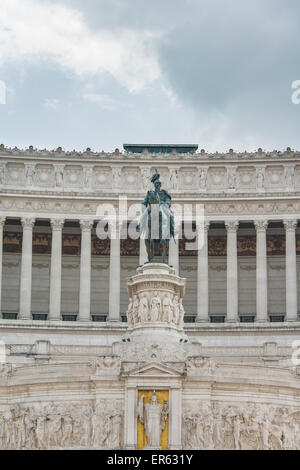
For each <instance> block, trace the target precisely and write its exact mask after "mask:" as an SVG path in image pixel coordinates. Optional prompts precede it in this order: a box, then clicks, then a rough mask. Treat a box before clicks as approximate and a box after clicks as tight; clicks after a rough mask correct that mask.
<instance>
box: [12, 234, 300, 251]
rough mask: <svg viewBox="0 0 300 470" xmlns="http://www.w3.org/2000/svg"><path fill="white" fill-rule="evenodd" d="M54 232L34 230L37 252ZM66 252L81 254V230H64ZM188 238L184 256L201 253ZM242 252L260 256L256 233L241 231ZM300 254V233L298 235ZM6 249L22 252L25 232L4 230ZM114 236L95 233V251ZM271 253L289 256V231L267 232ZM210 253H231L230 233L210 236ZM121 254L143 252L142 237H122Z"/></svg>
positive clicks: (48, 244) (182, 242)
mask: <svg viewBox="0 0 300 470" xmlns="http://www.w3.org/2000/svg"><path fill="white" fill-rule="evenodd" d="M51 240H52V235H51V233H40V232H34V233H33V246H32V250H33V254H48V255H49V254H51ZM62 243H63V255H75V256H79V255H80V244H81V236H80V234H68V233H63V236H62ZM186 243H187V240H186V239H184V238H183V239H181V240H179V253H180V256H193V257H195V256H197V251H195V250H192V251H190V250H186V249H185V246H186ZM237 247H238V255H239V256H256V236H255V235H247V236H244V235H241V236H238V239H237ZM296 248H297V255H300V236H299V235H297V237H296ZM3 251H4V253H22V232H11V231H7V230H5V231H4V234H3ZM109 254H110V239H109V238H107V239H105V240H100V239H99V238H98V237H97V235H95V234H92V255H93V256H109ZM267 254H268V256H285V235H268V236H267ZM208 255H209V256H222V257H226V256H227V238H226V236H215V235H213V236H209V237H208ZM121 256H139V240H132V239H126V240H121Z"/></svg>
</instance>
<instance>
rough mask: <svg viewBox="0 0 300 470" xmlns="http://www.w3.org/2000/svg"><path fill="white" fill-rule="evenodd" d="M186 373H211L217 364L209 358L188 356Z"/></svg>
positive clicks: (214, 370)
mask: <svg viewBox="0 0 300 470" xmlns="http://www.w3.org/2000/svg"><path fill="white" fill-rule="evenodd" d="M186 368H187V373H188V375H198V374H199V375H213V374H214V373H215V372H216V369H217V364H216V363H215V362H214V361H213V360H212V359H210V358H205V357H190V358H189V359H188V361H187V364H186Z"/></svg>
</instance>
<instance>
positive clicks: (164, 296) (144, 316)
mask: <svg viewBox="0 0 300 470" xmlns="http://www.w3.org/2000/svg"><path fill="white" fill-rule="evenodd" d="M126 315H127V321H128V326H129V328H133V327H134V326H135V325H136V324H138V323H146V322H164V323H168V324H174V325H176V326H178V327H180V328H182V327H183V323H184V315H185V312H184V307H183V304H182V299H180V298H179V296H178V295H174V294H171V293H169V292H165V293H164V292H162V293H159V292H158V291H154V293H153V294H152V296H151V298H150V302H149V301H148V297H147V295H146V294H141V295H137V294H134V295H133V297H130V299H129V305H128V309H127V312H126Z"/></svg>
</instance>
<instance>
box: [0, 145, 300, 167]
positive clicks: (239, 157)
mask: <svg viewBox="0 0 300 470" xmlns="http://www.w3.org/2000/svg"><path fill="white" fill-rule="evenodd" d="M2 159H9V160H13V159H16V160H20V159H23V160H32V161H33V162H35V163H36V162H37V161H38V160H40V161H43V162H45V161H47V160H48V161H49V162H53V163H54V162H61V163H65V162H70V161H74V162H80V163H88V164H91V163H95V164H97V163H104V162H109V163H112V162H114V163H124V162H126V163H127V162H128V163H135V164H136V163H138V164H139V163H141V162H142V163H145V164H147V163H152V164H153V163H155V162H157V161H162V162H163V161H166V162H168V163H170V162H174V164H178V163H179V164H183V163H194V162H197V163H212V162H215V163H222V162H230V163H235V164H240V163H247V164H250V163H253V162H261V163H270V162H272V163H275V162H276V163H278V162H287V161H290V162H291V163H293V162H295V160H300V152H299V151H285V152H280V151H273V152H258V151H257V152H250V153H249V152H239V153H235V152H233V153H232V152H228V153H218V152H215V153H202V152H196V153H187V154H176V153H175V154H174V153H171V154H165V153H164V154H159V153H158V154H147V153H144V154H133V153H125V152H92V151H90V152H76V151H63V150H61V151H58V150H46V149H45V150H37V149H32V150H31V151H30V150H29V149H26V150H21V149H18V148H14V149H11V148H7V147H2V146H0V160H2Z"/></svg>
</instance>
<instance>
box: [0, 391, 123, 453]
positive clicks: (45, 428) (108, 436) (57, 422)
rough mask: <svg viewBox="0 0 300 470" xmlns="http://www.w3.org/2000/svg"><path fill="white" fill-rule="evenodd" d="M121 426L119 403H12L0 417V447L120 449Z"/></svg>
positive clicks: (105, 401)
mask: <svg viewBox="0 0 300 470" xmlns="http://www.w3.org/2000/svg"><path fill="white" fill-rule="evenodd" d="M122 424H123V408H122V403H121V401H119V400H111V399H107V400H97V401H96V402H95V401H94V402H92V401H87V402H78V403H75V402H61V403H60V402H57V401H56V402H49V403H43V404H38V403H37V404H35V405H32V404H28V405H19V404H15V405H14V406H11V407H7V408H6V409H5V411H4V412H2V413H1V414H0V447H1V449H5V450H8V449H13V450H22V449H24V450H34V449H39V450H43V449H72V448H75V449H78V448H83V449H87V448H95V449H120V448H121V447H122Z"/></svg>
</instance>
